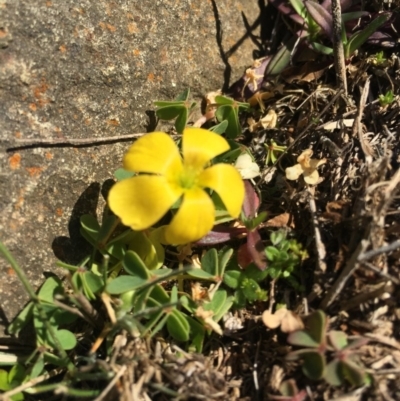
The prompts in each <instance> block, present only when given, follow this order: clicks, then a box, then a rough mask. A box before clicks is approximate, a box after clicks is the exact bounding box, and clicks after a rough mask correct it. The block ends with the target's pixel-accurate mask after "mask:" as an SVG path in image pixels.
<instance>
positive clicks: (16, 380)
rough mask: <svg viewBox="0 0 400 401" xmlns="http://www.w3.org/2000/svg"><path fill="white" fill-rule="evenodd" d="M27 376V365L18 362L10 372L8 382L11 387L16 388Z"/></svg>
mask: <svg viewBox="0 0 400 401" xmlns="http://www.w3.org/2000/svg"><path fill="white" fill-rule="evenodd" d="M26 377H27V373H26V369H25V367H24V366H23V365H22V364H20V363H17V364H16V365H14V366H13V367H12V368H11V370H10V372H9V373H8V383H9V385H10V387H11V388H14V387H17V386H19V385H20V384H22V383H23V381H24V380H25V379H26Z"/></svg>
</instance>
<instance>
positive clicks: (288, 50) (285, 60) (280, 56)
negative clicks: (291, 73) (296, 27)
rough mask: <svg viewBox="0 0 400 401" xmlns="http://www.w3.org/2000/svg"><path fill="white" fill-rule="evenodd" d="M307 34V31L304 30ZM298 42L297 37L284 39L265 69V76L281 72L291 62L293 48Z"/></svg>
mask: <svg viewBox="0 0 400 401" xmlns="http://www.w3.org/2000/svg"><path fill="white" fill-rule="evenodd" d="M304 32H305V33H306V34H307V31H305V30H304ZM296 42H297V37H296V36H292V37H291V38H290V39H284V41H283V44H282V46H281V47H280V48H279V50H278V51H277V52H276V53H275V55H274V57H272V59H271V61H270V62H269V64H268V66H267V69H266V70H265V76H266V77H268V76H274V75H278V74H280V73H281V72H282V71H283V70H284V69H285V68H286V67H287V66H288V65H289V63H290V58H291V54H292V50H293V48H294V46H295V44H296Z"/></svg>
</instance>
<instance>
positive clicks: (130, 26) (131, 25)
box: [128, 22, 138, 33]
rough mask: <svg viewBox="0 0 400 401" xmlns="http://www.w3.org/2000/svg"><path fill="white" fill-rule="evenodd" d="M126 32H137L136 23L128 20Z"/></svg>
mask: <svg viewBox="0 0 400 401" xmlns="http://www.w3.org/2000/svg"><path fill="white" fill-rule="evenodd" d="M128 32H129V33H137V32H138V28H137V25H136V24H135V23H134V22H130V23H129V24H128Z"/></svg>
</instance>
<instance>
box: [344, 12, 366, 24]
mask: <svg viewBox="0 0 400 401" xmlns="http://www.w3.org/2000/svg"><path fill="white" fill-rule="evenodd" d="M369 15H371V14H370V13H369V12H367V11H354V12H352V13H346V14H342V21H343V22H348V21H352V20H355V19H359V18H362V17H368V16H369Z"/></svg>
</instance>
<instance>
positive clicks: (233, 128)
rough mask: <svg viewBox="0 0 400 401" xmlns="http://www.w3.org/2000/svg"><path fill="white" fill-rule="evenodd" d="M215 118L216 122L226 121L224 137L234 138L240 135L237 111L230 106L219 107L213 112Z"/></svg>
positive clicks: (240, 129)
mask: <svg viewBox="0 0 400 401" xmlns="http://www.w3.org/2000/svg"><path fill="white" fill-rule="evenodd" d="M215 116H216V118H217V120H218V121H224V120H226V121H228V127H227V128H226V135H227V136H228V137H229V138H236V137H237V136H238V135H240V134H241V133H242V128H241V126H240V123H239V116H238V110H237V109H235V108H234V107H233V106H232V105H229V104H227V105H222V106H219V107H218V109H217V111H216V112H215Z"/></svg>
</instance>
